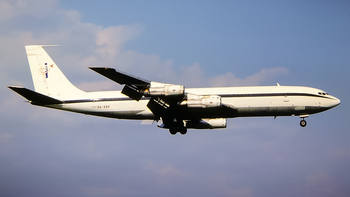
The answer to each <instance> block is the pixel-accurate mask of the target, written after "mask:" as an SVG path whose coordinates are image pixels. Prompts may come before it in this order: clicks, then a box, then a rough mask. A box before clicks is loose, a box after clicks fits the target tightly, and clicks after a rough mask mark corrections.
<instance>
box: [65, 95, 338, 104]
mask: <svg viewBox="0 0 350 197" xmlns="http://www.w3.org/2000/svg"><path fill="white" fill-rule="evenodd" d="M218 96H220V97H221V98H237V97H240V98H241V97H247V98H249V97H269V96H273V97H277V96H284V97H288V96H308V97H320V98H326V99H333V98H329V97H327V96H322V95H316V94H309V93H257V94H222V95H218ZM131 100H133V99H131V98H128V97H123V98H99V99H96V98H95V99H78V100H65V101H64V103H65V104H71V103H87V102H106V101H131ZM140 100H149V98H148V97H142V98H141V99H140Z"/></svg>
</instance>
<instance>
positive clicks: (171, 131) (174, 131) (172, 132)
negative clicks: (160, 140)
mask: <svg viewBox="0 0 350 197" xmlns="http://www.w3.org/2000/svg"><path fill="white" fill-rule="evenodd" d="M169 132H170V134H171V135H175V134H176V133H177V128H170V129H169Z"/></svg>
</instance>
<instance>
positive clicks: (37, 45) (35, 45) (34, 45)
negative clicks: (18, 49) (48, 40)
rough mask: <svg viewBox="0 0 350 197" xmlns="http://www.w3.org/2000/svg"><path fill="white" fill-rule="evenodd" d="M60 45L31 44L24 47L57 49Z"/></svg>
mask: <svg viewBox="0 0 350 197" xmlns="http://www.w3.org/2000/svg"><path fill="white" fill-rule="evenodd" d="M59 46H60V45H58V44H56V45H54V44H33V45H26V47H59Z"/></svg>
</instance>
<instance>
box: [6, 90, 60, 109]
mask: <svg viewBox="0 0 350 197" xmlns="http://www.w3.org/2000/svg"><path fill="white" fill-rule="evenodd" d="M8 88H10V89H11V90H13V91H15V92H16V93H18V94H19V95H21V96H23V97H24V98H26V99H27V100H28V101H30V102H31V104H33V105H50V104H61V103H63V102H62V101H60V100H57V99H54V98H52V97H49V96H46V95H43V94H40V93H38V92H35V91H32V90H29V89H27V88H23V87H18V86H8Z"/></svg>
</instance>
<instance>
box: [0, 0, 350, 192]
mask: <svg viewBox="0 0 350 197" xmlns="http://www.w3.org/2000/svg"><path fill="white" fill-rule="evenodd" d="M349 7H350V4H349V3H348V2H347V1H329V2H324V1H307V2H305V1H292V2H284V1H264V2H261V1H176V2H173V1H96V2H93V1H91V2H90V1H89V2H86V1H73V2H72V1H66V0H63V1H58V0H57V1H54V0H45V1H42V0H29V1H20V0H11V1H10V0H1V1H0V27H1V28H0V46H1V47H0V83H1V86H0V98H1V100H0V106H1V110H0V115H1V116H0V117H1V118H0V124H1V128H0V196H238V197H260V196H287V197H288V196H290V197H294V196H317V197H326V196H332V197H334V196H344V197H345V196H350V189H349V187H348V185H349V182H350V170H349V166H350V145H349V141H350V133H349V126H348V125H349V120H348V119H349V116H348V113H349V111H350V106H349V104H348V98H349V96H350V94H349V88H348V86H349V85H350V83H349V82H350V81H349V74H350V56H349V54H350V39H349V35H350V26H349V21H350V12H349ZM28 44H59V45H60V47H50V48H47V51H48V53H49V54H50V55H51V57H52V58H53V59H54V61H55V62H56V63H57V64H58V65H59V67H60V68H61V70H62V71H63V72H64V73H65V74H66V76H67V77H68V78H69V79H70V80H71V81H72V82H73V83H74V84H76V85H77V86H78V87H80V88H82V89H84V90H86V91H94V90H115V89H120V88H121V87H120V86H118V85H116V84H114V83H113V82H111V81H109V80H108V79H105V78H103V77H101V76H100V75H98V74H96V73H94V72H92V71H90V70H89V69H87V67H90V66H105V67H114V68H117V69H120V70H123V71H125V72H128V73H131V74H133V75H135V76H139V77H142V78H144V79H148V80H152V81H160V82H167V83H175V84H183V85H185V86H186V87H198V86H199V87H205V86H241V85H276V83H277V82H278V83H280V84H281V85H302V86H310V87H315V88H320V89H322V90H324V91H327V92H328V93H330V94H331V95H334V96H336V97H338V98H339V99H340V100H341V101H342V104H341V105H340V106H338V107H336V108H334V109H331V110H330V111H327V112H324V113H321V114H316V115H311V116H310V117H309V118H307V121H308V125H307V127H305V128H301V127H300V126H299V118H298V117H277V118H276V119H273V117H268V118H236V119H230V120H228V128H227V129H218V130H189V132H188V133H187V134H186V135H184V136H182V135H175V136H172V135H170V134H169V132H168V131H167V130H162V129H158V128H157V127H156V125H155V124H152V125H142V124H141V121H131V120H117V119H107V118H99V117H93V116H85V115H81V114H74V113H69V112H63V111H57V110H52V109H46V108H41V107H36V106H31V105H29V104H28V103H26V102H23V101H24V99H23V98H22V97H20V96H18V95H17V94H15V93H13V92H12V91H10V90H9V89H8V88H6V86H7V85H20V86H25V87H28V88H30V89H33V84H32V79H31V75H30V70H29V65H28V61H27V57H26V54H25V50H24V46H25V45H28Z"/></svg>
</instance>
